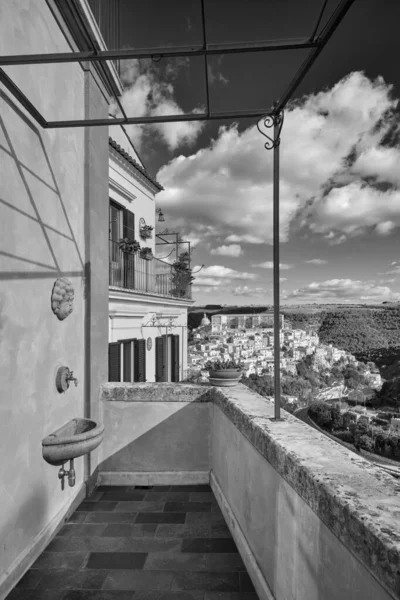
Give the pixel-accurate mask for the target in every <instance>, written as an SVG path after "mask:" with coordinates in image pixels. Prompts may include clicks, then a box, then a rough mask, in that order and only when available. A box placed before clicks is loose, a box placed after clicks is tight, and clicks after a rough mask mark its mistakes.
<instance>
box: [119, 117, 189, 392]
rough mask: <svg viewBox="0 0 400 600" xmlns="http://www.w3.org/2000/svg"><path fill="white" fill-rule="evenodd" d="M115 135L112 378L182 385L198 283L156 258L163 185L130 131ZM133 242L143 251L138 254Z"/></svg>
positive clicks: (120, 131)
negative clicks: (194, 287) (146, 164)
mask: <svg viewBox="0 0 400 600" xmlns="http://www.w3.org/2000/svg"><path fill="white" fill-rule="evenodd" d="M111 134H112V136H113V137H110V139H109V198H110V206H109V381H131V382H134V381H180V380H182V379H183V378H184V374H185V373H186V370H187V309H188V306H190V305H191V304H192V303H193V301H192V299H191V286H190V282H189V281H188V280H185V279H183V278H182V275H181V274H180V273H179V272H177V271H175V269H174V267H173V265H171V264H170V263H168V262H165V261H164V260H160V259H159V258H157V256H156V242H157V241H159V239H158V237H157V233H156V226H157V220H156V216H157V213H156V194H157V193H158V192H159V191H160V190H161V189H162V187H161V185H160V184H159V183H158V182H157V181H156V180H155V179H154V178H153V177H152V176H151V175H150V174H149V173H148V172H147V171H146V169H145V167H144V165H143V163H142V161H141V159H140V157H139V156H138V154H137V152H136V150H135V148H134V146H133V144H132V142H131V140H130V139H129V138H128V136H127V135H126V133H125V130H124V129H122V128H120V127H114V128H113V130H112V132H111ZM124 240H127V241H126V242H124ZM132 242H134V243H136V244H137V245H138V246H140V249H138V250H136V251H132V250H131V247H132V246H131V247H129V244H132ZM167 247H168V248H169V246H167ZM161 248H163V249H164V251H165V247H164V245H162V246H161ZM175 258H178V257H175ZM189 258H190V257H189Z"/></svg>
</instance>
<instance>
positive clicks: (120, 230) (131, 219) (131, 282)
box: [109, 200, 136, 289]
mask: <svg viewBox="0 0 400 600" xmlns="http://www.w3.org/2000/svg"><path fill="white" fill-rule="evenodd" d="M123 238H128V239H129V240H130V241H133V240H134V239H135V215H134V214H133V213H132V212H131V211H129V210H127V209H126V208H124V207H123V206H120V205H119V204H117V203H116V202H114V201H112V200H110V205H109V240H110V241H109V244H110V285H116V286H118V287H124V288H128V289H135V272H136V269H135V256H134V255H133V254H132V253H130V252H124V250H123V249H121V248H120V244H119V243H120V241H121V239H123Z"/></svg>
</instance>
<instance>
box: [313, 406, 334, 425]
mask: <svg viewBox="0 0 400 600" xmlns="http://www.w3.org/2000/svg"><path fill="white" fill-rule="evenodd" d="M309 414H310V417H311V418H312V419H313V420H314V421H315V422H316V423H317V425H319V426H320V427H326V428H327V429H331V428H332V412H331V407H330V406H329V405H328V404H325V402H313V403H312V404H311V405H310V408H309Z"/></svg>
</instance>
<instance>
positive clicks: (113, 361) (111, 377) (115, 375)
mask: <svg viewBox="0 0 400 600" xmlns="http://www.w3.org/2000/svg"><path fill="white" fill-rule="evenodd" d="M108 381H121V344H120V343H119V342H114V343H112V344H108Z"/></svg>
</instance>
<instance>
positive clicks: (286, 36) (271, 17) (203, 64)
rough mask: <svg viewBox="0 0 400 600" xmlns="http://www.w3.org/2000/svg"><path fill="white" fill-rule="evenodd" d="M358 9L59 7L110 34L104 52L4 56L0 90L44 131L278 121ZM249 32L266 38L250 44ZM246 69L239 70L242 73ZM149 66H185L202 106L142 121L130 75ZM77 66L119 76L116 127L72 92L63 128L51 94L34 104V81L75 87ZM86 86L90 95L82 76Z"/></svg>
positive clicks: (121, 3)
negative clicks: (273, 117) (93, 114)
mask: <svg viewBox="0 0 400 600" xmlns="http://www.w3.org/2000/svg"><path fill="white" fill-rule="evenodd" d="M353 1H354V0H307V1H306V2H299V1H298V0H286V1H284V0H281V1H280V2H277V1H276V0H266V1H265V2H261V1H260V0H257V1H254V0H236V1H235V0H231V1H229V2H228V1H227V0H218V1H217V2H213V1H211V0H169V2H168V10H166V6H167V3H166V2H165V0H146V2H142V3H141V5H140V7H139V6H138V3H133V2H131V0H108V1H105V0H89V4H87V2H86V1H84V0H71V2H69V3H63V2H58V6H59V8H60V11H62V7H63V6H66V5H68V10H70V8H71V5H72V6H75V7H76V8H77V11H76V14H74V19H76V18H78V17H79V18H80V19H82V22H83V23H85V22H86V25H88V24H90V23H89V21H90V20H91V24H90V26H91V28H92V29H93V27H94V28H95V29H97V30H98V31H99V32H100V33H101V35H99V36H98V39H100V40H101V43H100V44H99V43H97V42H96V40H93V39H92V40H91V46H92V47H91V49H87V45H86V46H85V49H83V50H81V51H72V50H71V51H67V52H60V53H54V54H34V53H33V54H20V55H9V56H2V57H0V81H2V83H3V84H4V85H5V86H6V87H7V88H8V90H9V91H10V92H11V93H12V94H13V95H14V96H15V97H16V98H17V99H18V100H19V101H20V102H21V104H22V105H23V106H24V107H25V108H26V110H28V112H29V113H30V114H31V116H32V117H33V118H34V119H35V120H36V121H37V122H38V123H39V124H40V125H41V126H42V127H43V128H59V127H82V126H101V125H120V124H145V123H160V122H163V123H165V122H176V121H199V120H200V121H206V120H225V119H230V120H232V119H240V118H245V117H252V118H259V117H262V116H265V115H268V114H277V113H278V112H280V111H281V110H282V108H284V106H285V105H286V104H287V102H288V101H289V100H290V98H291V97H292V96H293V94H294V92H295V91H296V89H297V88H298V86H299V84H300V83H301V81H302V80H303V78H304V76H305V75H306V73H307V72H308V70H309V69H310V67H311V66H312V64H313V63H314V61H315V60H316V58H317V57H318V55H319V53H320V52H321V51H322V49H323V48H324V46H325V45H326V43H327V42H328V40H329V38H330V37H331V36H332V34H333V32H334V31H335V29H336V28H337V27H338V25H339V23H340V21H341V20H342V19H343V17H344V16H345V14H346V12H347V11H348V9H349V8H350V6H351V5H352V3H353ZM89 5H90V9H91V10H90V9H89V8H88V7H89ZM78 8H79V10H78ZM83 8H84V9H85V10H83ZM67 17H68V15H67ZM249 31H251V32H252V35H253V36H255V35H257V36H260V37H259V39H258V40H254V39H253V40H250V39H247V36H248V32H249ZM232 39H234V40H235V41H234V42H232V41H231V40H232ZM260 39H261V41H260ZM77 46H78V47H82V44H79V43H77ZM222 59H223V72H224V74H228V76H227V77H225V79H226V81H227V85H224V86H223V89H222V88H221V86H220V78H219V77H216V76H215V73H216V71H217V69H218V68H220V67H221V61H222ZM238 60H240V69H238V68H236V66H237V64H238V63H237V61H238ZM137 61H139V62H137ZM143 61H148V62H149V61H151V67H152V68H153V69H160V72H161V71H162V70H164V71H165V69H174V68H181V67H182V61H184V67H185V69H186V71H187V72H188V73H190V85H188V88H189V87H190V91H191V93H190V94H189V95H190V97H191V99H192V104H193V105H192V106H185V107H184V111H185V112H182V113H178V114H174V113H175V112H177V111H173V113H172V114H168V113H165V111H164V112H163V113H162V114H157V111H151V110H150V111H149V112H148V113H147V114H139V115H138V114H135V111H134V108H132V106H134V103H132V102H127V101H126V97H127V95H129V91H130V89H131V87H132V78H131V77H130V76H129V70H130V69H132V65H133V64H135V65H140V64H143ZM177 61H180V62H177ZM77 62H78V63H81V64H82V65H85V63H86V64H87V63H88V62H89V63H96V64H97V65H101V68H102V69H103V73H106V74H108V75H107V76H108V77H109V78H110V77H111V78H112V75H113V74H114V76H115V79H116V80H117V81H118V78H119V82H120V84H121V85H122V87H121V88H120V89H119V90H116V87H115V85H114V86H113V85H110V89H114V93H113V97H114V100H113V102H112V106H111V111H110V116H109V118H105V119H92V118H90V117H88V116H87V115H86V114H82V108H81V106H79V104H78V103H75V102H74V101H73V99H72V93H71V103H70V106H69V110H68V114H65V118H64V119H63V120H59V119H56V118H55V115H54V114H53V115H52V102H51V98H50V99H49V93H51V90H50V92H49V90H48V89H46V91H44V92H43V93H42V94H41V93H40V91H37V92H36V95H35V97H33V96H32V94H33V92H32V85H31V82H32V79H36V80H38V79H39V80H40V79H43V81H46V79H47V80H50V79H51V77H52V75H53V74H54V69H57V73H58V76H59V77H62V78H63V79H64V81H65V80H68V76H69V74H70V73H71V69H72V66H73V63H77ZM71 65H72V66H71ZM110 74H111V75H110ZM222 76H223V75H222ZM74 85H76V81H75V83H74ZM81 85H82V90H81V91H82V93H84V87H83V86H84V79H83V77H82V82H81ZM218 86H219V87H218ZM232 86H234V90H235V93H232ZM238 90H242V91H243V93H238ZM74 92H76V88H74ZM49 100H50V101H49ZM189 103H190V101H189Z"/></svg>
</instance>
